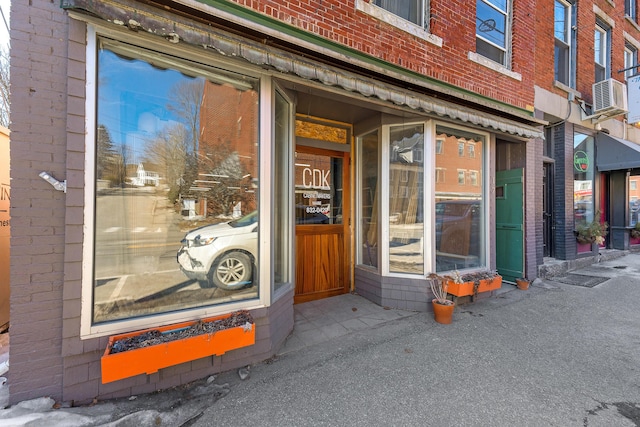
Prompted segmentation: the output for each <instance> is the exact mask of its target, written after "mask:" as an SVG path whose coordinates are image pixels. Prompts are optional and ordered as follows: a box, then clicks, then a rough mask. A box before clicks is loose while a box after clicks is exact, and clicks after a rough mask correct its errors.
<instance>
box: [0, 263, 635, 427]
mask: <svg viewBox="0 0 640 427" xmlns="http://www.w3.org/2000/svg"><path fill="white" fill-rule="evenodd" d="M598 279H600V280H598ZM596 282H599V283H596ZM569 283H572V284H569ZM592 283H593V284H592ZM587 285H588V286H592V287H587ZM343 297H344V298H343ZM343 297H337V298H339V299H340V300H336V301H339V302H340V304H338V303H336V302H335V301H334V302H332V303H331V304H330V306H332V307H337V309H336V313H334V314H332V316H334V317H333V319H334V321H333V322H330V325H322V324H320V323H317V322H319V320H318V319H320V318H321V317H316V316H314V314H313V313H314V312H316V310H317V307H311V306H306V307H304V306H301V307H300V309H299V310H298V309H297V310H296V325H297V327H296V329H297V330H296V333H301V332H303V330H305V331H316V332H317V333H316V335H315V336H316V338H309V341H304V340H305V338H303V335H302V334H298V336H297V338H298V341H297V344H296V345H295V346H294V344H292V343H287V345H286V346H285V349H283V351H282V352H281V353H280V354H279V355H278V356H276V357H275V358H273V359H272V360H270V361H268V362H265V363H262V364H258V365H255V366H252V367H251V368H250V375H249V377H248V378H246V379H245V380H241V379H240V378H239V376H238V373H237V372H226V373H223V374H220V375H218V376H216V377H211V378H209V379H204V380H201V381H198V382H196V383H193V384H191V385H190V386H188V387H181V388H176V389H172V390H168V391H165V392H161V393H157V394H152V395H145V396H137V397H132V398H130V399H122V400H115V401H109V402H100V403H97V404H96V405H94V406H91V407H81V408H61V409H56V410H54V409H51V408H52V406H53V404H54V402H52V401H50V400H47V399H38V400H34V401H28V402H22V403H21V404H18V405H15V406H14V407H12V408H8V409H5V410H2V411H0V426H6V425H34V426H39V425H43V426H47V427H51V426H70V425H74V426H97V425H109V426H136V427H139V426H145V425H171V426H214V425H215V426H218V425H267V426H269V425H274V426H276V425H277V426H289V425H291V426H305V425H327V426H333V425H336V426H343V425H355V426H358V425H363V426H364V425H367V426H378V425H380V426H382V425H384V426H387V425H416V426H418V425H419V426H425V425H426V426H431V425H432V426H449V425H451V426H454V425H455V426H464V425H471V426H487V425H519V426H522V425H524V426H528V425H531V426H541V425H550V426H574V425H575V426H581V427H583V426H588V427H594V426H613V425H615V426H627V425H628V426H633V425H639V424H638V423H640V387H639V386H638V385H639V384H640V368H639V367H640V338H639V335H638V326H637V325H639V324H640V310H638V306H637V303H636V301H640V255H639V254H628V255H626V256H624V257H622V258H617V259H611V260H609V261H605V262H600V263H597V264H593V265H589V266H585V267H583V268H580V269H579V270H575V271H571V272H570V273H569V274H566V275H564V276H559V277H557V278H554V279H553V280H548V279H542V280H541V279H538V280H536V281H535V282H534V283H533V285H532V287H531V288H530V290H528V291H519V290H516V289H515V287H513V286H511V285H505V286H504V287H503V289H502V292H501V293H499V294H496V295H494V296H493V297H491V298H482V299H480V300H478V301H477V302H476V303H472V304H467V305H463V306H459V307H457V308H456V312H455V314H454V321H453V323H452V324H451V325H440V324H437V323H435V322H434V321H433V316H432V314H431V313H413V312H404V311H401V310H386V309H385V308H384V307H379V306H376V305H375V304H373V303H370V302H369V301H367V300H365V299H364V298H361V297H359V296H357V295H346V296H343ZM354 308H355V309H356V310H353V309H354ZM348 311H351V313H352V315H353V316H356V318H355V319H356V320H357V322H362V323H365V324H366V322H367V321H371V322H372V323H370V324H367V326H366V327H357V328H356V327H354V328H353V329H351V330H347V332H345V333H342V332H344V331H342V330H341V329H340V328H337V327H336V325H341V326H342V327H343V328H344V329H348V328H346V327H344V324H347V325H354V324H357V322H355V323H354V318H344V319H339V317H340V316H346V313H347V312H348ZM339 313H342V314H339ZM353 313H357V314H353ZM314 322H316V323H314ZM303 324H304V325H306V326H307V328H306V329H305V328H303V327H298V325H303ZM336 330H337V331H340V333H336V332H335V331H336ZM328 331H334V332H333V335H332V332H328ZM319 333H322V339H319V338H318V337H319V336H320V334H319ZM294 336H295V334H294ZM314 340H315V341H314ZM293 341H294V340H291V342H293ZM300 342H302V343H300ZM294 347H295V348H294Z"/></svg>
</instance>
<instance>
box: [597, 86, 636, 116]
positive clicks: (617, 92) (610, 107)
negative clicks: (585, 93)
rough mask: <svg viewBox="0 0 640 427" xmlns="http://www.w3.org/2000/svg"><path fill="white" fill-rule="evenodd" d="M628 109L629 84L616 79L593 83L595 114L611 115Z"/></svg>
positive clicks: (622, 112)
mask: <svg viewBox="0 0 640 427" xmlns="http://www.w3.org/2000/svg"><path fill="white" fill-rule="evenodd" d="M627 111H628V108H627V85H625V84H624V83H621V82H619V81H617V80H614V79H607V80H602V81H599V82H597V83H594V84H593V114H594V115H606V116H608V117H611V116H616V115H618V114H624V113H626V112H627Z"/></svg>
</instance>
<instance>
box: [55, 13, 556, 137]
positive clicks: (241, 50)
mask: <svg viewBox="0 0 640 427" xmlns="http://www.w3.org/2000/svg"><path fill="white" fill-rule="evenodd" d="M62 7H64V8H65V9H68V10H69V11H71V10H75V11H78V12H80V11H81V12H82V13H80V14H78V13H72V16H73V17H74V18H76V19H81V20H84V21H86V22H94V23H97V24H99V25H102V26H112V27H111V28H114V27H115V26H119V27H120V28H124V27H125V26H126V27H128V28H130V29H132V30H135V31H138V32H140V33H145V34H154V35H157V36H159V38H164V39H166V40H168V41H169V43H174V44H175V43H187V44H190V45H193V46H200V47H203V48H204V49H208V50H210V51H212V52H217V53H218V54H220V55H222V56H224V57H227V58H238V59H242V60H244V61H246V62H249V63H251V64H253V65H256V66H259V67H262V68H265V69H269V70H276V71H278V72H280V73H284V74H290V75H295V76H297V77H300V78H302V79H305V80H308V81H310V82H319V83H322V84H323V85H325V86H332V87H338V88H341V89H342V90H345V91H346V92H351V93H355V94H358V95H360V96H364V97H368V98H377V99H379V100H382V101H385V102H389V103H391V104H395V105H397V106H400V107H403V108H409V109H411V110H415V111H418V112H422V113H426V114H429V115H432V116H440V117H449V118H450V119H454V120H458V121H462V122H465V123H471V124H473V125H476V126H479V127H483V128H485V129H493V130H495V131H498V132H503V133H506V134H512V135H517V136H520V137H523V138H527V139H529V138H538V139H544V132H543V131H542V129H541V126H536V125H537V123H538V122H537V121H536V120H535V119H534V118H533V117H531V118H530V119H529V120H528V123H523V122H521V121H517V120H512V119H508V118H505V117H500V116H497V115H494V114H491V113H488V112H485V111H480V110H476V109H473V108H469V107H466V106H463V105H459V104H456V103H453V102H449V101H445V100H442V99H438V98H434V97H432V96H429V95H426V94H423V93H419V92H415V91H411V90H407V89H405V88H402V87H400V86H395V85H391V84H386V83H384V82H381V81H379V80H376V79H373V78H370V77H367V76H364V75H361V74H358V73H355V72H352V71H348V70H345V69H341V68H338V67H333V66H331V65H328V64H325V63H321V62H318V61H315V60H313V59H310V58H306V57H303V56H300V55H296V54H294V53H290V52H285V51H282V50H280V49H277V48H273V47H270V46H268V45H265V44H263V43H260V42H256V41H252V40H249V39H244V38H241V37H238V36H235V35H232V34H228V33H225V32H223V31H220V30H216V31H212V29H211V28H210V27H207V26H205V25H200V24H199V23H197V22H194V21H190V20H188V19H187V18H183V17H181V16H179V15H176V14H171V13H169V12H167V11H164V10H160V9H155V8H153V7H147V6H145V5H142V4H141V5H139V6H137V7H136V8H135V10H133V9H131V8H129V7H124V6H123V5H122V4H120V3H119V2H118V0H109V1H107V0H103V1H100V2H96V1H94V0H63V1H62ZM84 12H89V13H90V15H85V13H84ZM131 16H135V18H136V19H135V20H134V19H131ZM95 17H98V18H95Z"/></svg>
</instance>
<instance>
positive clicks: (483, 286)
mask: <svg viewBox="0 0 640 427" xmlns="http://www.w3.org/2000/svg"><path fill="white" fill-rule="evenodd" d="M447 285H448V288H447V293H449V294H451V295H455V296H457V297H465V296H467V295H473V282H464V283H456V282H454V281H453V280H449V281H448V282H447ZM501 286H502V276H496V277H494V278H493V279H483V280H480V284H479V285H478V293H480V292H488V291H495V290H496V289H500V287H501Z"/></svg>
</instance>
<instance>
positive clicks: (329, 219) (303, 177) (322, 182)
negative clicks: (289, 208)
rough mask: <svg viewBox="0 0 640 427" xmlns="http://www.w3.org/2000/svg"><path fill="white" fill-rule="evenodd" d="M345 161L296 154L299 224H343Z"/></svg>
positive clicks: (329, 157)
mask: <svg viewBox="0 0 640 427" xmlns="http://www.w3.org/2000/svg"><path fill="white" fill-rule="evenodd" d="M342 168H343V160H342V158H337V157H331V156H328V155H322V154H312V153H304V152H303V153H301V152H297V153H296V181H295V193H296V195H295V198H296V209H295V215H296V224H299V225H316V224H342V172H343V169H342Z"/></svg>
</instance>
